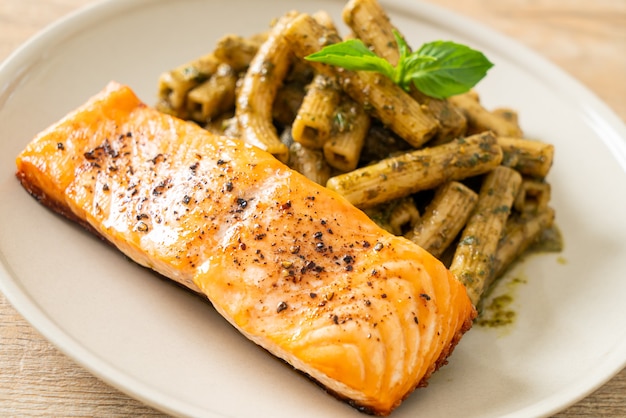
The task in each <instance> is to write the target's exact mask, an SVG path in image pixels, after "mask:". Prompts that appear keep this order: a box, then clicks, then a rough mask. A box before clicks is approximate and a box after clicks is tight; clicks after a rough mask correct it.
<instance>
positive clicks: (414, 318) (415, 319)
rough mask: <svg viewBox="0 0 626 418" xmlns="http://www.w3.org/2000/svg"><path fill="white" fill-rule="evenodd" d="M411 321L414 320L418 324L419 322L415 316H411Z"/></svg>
mask: <svg viewBox="0 0 626 418" xmlns="http://www.w3.org/2000/svg"><path fill="white" fill-rule="evenodd" d="M413 322H415V323H416V324H419V323H420V322H419V321H418V320H417V316H414V317H413Z"/></svg>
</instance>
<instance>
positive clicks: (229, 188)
mask: <svg viewBox="0 0 626 418" xmlns="http://www.w3.org/2000/svg"><path fill="white" fill-rule="evenodd" d="M233 188H234V186H233V182H232V181H227V182H226V191H227V192H232V191H233Z"/></svg>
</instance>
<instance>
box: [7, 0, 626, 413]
mask: <svg viewBox="0 0 626 418" xmlns="http://www.w3.org/2000/svg"><path fill="white" fill-rule="evenodd" d="M384 4H385V5H386V8H387V9H388V11H389V13H390V14H391V16H392V19H393V20H394V22H395V23H396V25H397V26H398V27H399V28H400V29H401V31H403V32H404V33H405V34H406V35H407V38H408V39H409V40H410V42H411V43H412V44H418V43H422V42H425V41H430V40H434V39H440V38H443V39H452V40H455V41H459V42H464V43H468V44H470V45H473V46H475V47H477V48H479V49H481V50H483V51H484V52H485V53H486V54H487V56H488V57H490V59H491V60H492V61H493V62H495V64H496V66H495V68H494V69H493V70H492V71H491V72H490V75H489V76H488V78H487V79H486V80H485V81H484V82H482V83H481V84H480V85H479V92H480V93H481V94H482V97H483V101H484V103H485V104H486V105H487V107H496V106H509V107H513V108H515V109H518V110H519V112H520V115H521V123H522V126H523V128H524V130H525V132H526V133H527V135H528V136H530V137H536V138H540V139H542V140H545V141H548V142H552V143H554V144H555V145H556V149H557V156H556V161H555V165H554V168H553V171H552V172H551V174H550V181H551V182H552V184H553V204H554V206H555V208H556V210H557V219H558V224H559V226H560V227H561V229H562V231H563V234H564V238H565V243H566V246H565V251H564V252H563V253H562V254H560V255H555V254H549V255H542V256H536V257H533V258H531V259H529V260H528V261H526V262H525V263H524V264H522V265H521V266H520V267H519V268H518V271H517V272H516V274H518V275H519V274H522V275H523V276H524V277H525V278H526V279H527V284H524V285H522V286H519V287H518V288H517V290H516V298H515V306H514V308H515V309H516V310H517V312H518V315H519V318H518V320H517V322H516V324H515V326H513V327H512V328H511V329H509V330H508V331H507V332H506V333H501V332H499V331H497V330H493V329H484V328H480V327H475V328H474V329H473V330H472V331H471V332H470V333H468V334H467V335H466V337H465V338H464V339H463V340H462V342H461V344H460V345H459V346H458V348H457V350H456V351H455V353H454V355H453V356H452V358H451V361H450V364H449V365H448V366H446V367H444V368H443V369H442V370H441V371H439V372H438V373H436V374H435V376H434V377H433V378H432V380H431V384H430V386H429V387H428V388H426V389H421V390H418V391H417V392H415V393H414V394H413V395H412V396H411V397H410V398H409V399H408V400H407V401H406V402H405V403H404V404H403V405H402V406H401V407H400V408H399V409H398V410H396V411H395V412H394V417H405V416H406V417H408V416H416V414H418V413H419V415H420V416H423V417H430V418H433V417H457V416H464V417H468V418H469V417H481V418H486V417H505V416H509V417H529V416H541V415H549V414H552V413H554V412H556V411H558V410H560V409H562V408H564V407H566V406H568V405H569V404H571V403H573V402H575V401H577V400H579V399H581V398H582V397H584V396H586V395H587V394H589V393H590V392H591V391H593V390H594V389H596V388H597V387H599V386H600V385H601V384H603V383H604V382H605V381H607V380H608V379H609V378H611V377H612V376H613V375H614V374H616V373H617V372H618V371H619V370H620V369H621V368H623V367H624V366H625V364H626V303H624V301H623V299H624V295H626V280H624V274H626V244H624V242H625V240H626V218H625V215H624V214H625V209H626V175H625V168H626V140H625V138H626V128H625V127H624V125H623V124H622V123H621V122H620V121H619V119H618V118H617V117H616V116H615V115H614V114H613V113H611V112H610V110H608V109H607V108H606V107H605V106H604V105H603V104H602V103H600V102H599V101H598V100H597V99H596V98H595V97H594V96H593V95H592V94H590V93H589V92H588V91H587V90H585V89H584V88H583V87H581V86H580V85H579V84H577V83H576V82H574V81H573V80H572V79H571V78H570V77H568V76H567V75H566V74H563V73H562V72H561V71H559V70H558V69H556V68H555V67H553V66H552V65H550V64H549V63H547V62H546V61H544V60H543V59H541V58H539V57H538V56H537V55H535V54H533V53H532V52H529V51H528V50H526V49H524V48H523V47H521V46H520V45H518V44H516V43H514V42H512V41H511V40H509V39H506V38H504V37H503V36H501V35H498V34H496V33H494V32H491V31H489V30H487V29H485V28H482V27H480V26H477V25H476V24H474V23H472V22H470V21H468V20H465V19H463V18H460V17H457V16H455V15H452V14H450V13H448V12H445V11H443V10H440V9H438V8H435V7H432V6H429V5H425V4H420V3H419V2H417V1H415V0H411V1H409V0H395V1H391V0H390V1H386V2H384ZM342 6H343V2H342V1H332V0H325V1H320V0H298V1H290V0H280V1H278V0H274V1H272V2H259V1H255V0H228V1H226V0H224V1H201V0H184V1H181V0H179V1H176V2H174V1H158V0H157V1H133V2H127V1H123V0H117V1H116V0H114V1H107V2H103V3H100V4H98V5H96V6H94V7H91V8H88V9H85V10H82V11H81V12H79V13H77V14H74V15H72V16H71V17H69V18H68V19H65V20H63V21H62V22H59V23H58V24H56V25H53V26H52V27H49V28H48V29H47V30H46V31H44V32H43V33H41V34H40V35H39V36H37V37H36V38H34V39H33V40H31V41H30V42H29V43H28V44H27V45H25V46H24V47H23V48H21V49H20V50H19V51H17V52H16V53H15V54H14V55H13V56H12V57H11V58H10V59H9V60H7V62H5V63H4V64H3V66H2V67H1V68H0V89H1V90H0V161H1V166H0V168H1V172H0V234H1V235H0V258H1V265H2V267H1V268H0V290H2V292H3V293H4V294H5V295H6V296H7V297H8V298H9V299H10V301H11V302H12V303H13V304H14V305H15V307H16V308H17V309H18V310H19V311H20V312H21V313H22V314H23V315H24V317H26V318H27V319H28V320H29V321H30V322H31V323H32V324H33V325H34V326H35V327H36V328H37V329H39V331H41V333H43V335H44V336H46V337H47V338H48V339H49V340H50V341H52V342H53V343H54V344H55V345H57V346H58V347H59V348H60V349H61V350H63V351H64V352H65V353H66V354H67V355H69V356H70V357H72V358H73V359H75V360H76V361H77V362H78V363H80V364H81V365H83V366H84V367H86V368H87V369H89V370H90V371H91V372H93V373H94V374H96V375H97V376H99V377H100V378H102V379H104V380H105V381H107V382H109V383H110V384H112V385H114V386H116V387H118V388H119V389H121V390H123V391H125V392H126V393H128V394H130V395H132V396H134V397H136V398H138V399H140V400H142V401H144V402H146V403H148V404H150V405H153V406H155V407H156V408H159V409H161V410H164V411H167V412H170V413H174V414H177V415H191V416H215V417H225V416H228V417H250V416H273V417H283V416H284V417H294V416H298V417H307V416H310V417H313V416H334V417H339V416H353V417H356V416H359V415H360V414H359V413H357V412H356V411H354V410H353V409H351V408H349V407H348V406H346V405H344V404H343V403H341V402H338V401H336V400H335V399H334V398H332V397H331V396H329V395H327V394H325V393H324V392H322V391H321V390H320V389H319V388H318V387H317V386H316V385H314V384H313V383H311V382H310V381H308V380H307V379H305V378H303V377H302V376H301V375H299V374H298V373H295V372H293V371H292V370H290V369H289V368H288V367H286V366H285V365H283V364H282V363H281V362H280V361H278V360H276V359H274V358H272V357H271V356H269V355H267V354H266V353H265V352H264V351H262V350H260V349H258V348H257V347H256V346H254V345H253V344H252V343H249V342H248V341H246V340H245V339H244V338H243V337H241V336H240V335H238V334H237V332H235V331H234V330H233V329H232V328H231V327H230V326H229V325H228V324H227V323H226V322H225V321H224V320H223V319H221V318H220V317H219V315H218V314H217V313H216V312H215V311H214V310H213V309H212V307H211V306H209V305H208V304H206V303H205V302H203V301H202V300H200V299H199V298H197V297H195V296H192V295H190V294H189V293H187V292H185V291H183V290H181V289H180V288H178V287H175V286H173V285H171V284H169V283H168V282H166V281H164V280H161V279H158V278H156V277H155V276H154V275H152V274H150V273H149V272H147V271H145V270H143V269H141V268H139V267H137V266H135V265H134V264H132V263H130V262H128V261H127V260H126V259H124V257H122V256H121V255H120V254H119V253H117V252H116V251H115V250H113V249H111V248H109V247H108V246H107V245H104V244H103V243H102V242H100V241H99V240H97V239H95V238H93V237H92V236H90V235H88V234H87V233H85V232H83V231H82V230H81V229H80V228H79V227H76V226H75V225H72V224H70V223H68V222H66V221H64V220H63V219H61V218H60V217H58V216H56V215H54V214H52V213H51V212H50V211H48V210H46V209H44V208H43V207H42V206H40V205H39V204H37V203H36V202H35V200H33V199H32V198H31V197H29V196H28V195H27V194H26V193H25V192H24V191H23V190H22V189H21V187H20V186H19V185H18V182H17V181H16V180H15V178H14V176H13V173H14V167H15V166H14V157H15V156H16V155H17V154H18V153H19V152H20V151H21V150H22V148H23V147H24V146H25V145H26V144H27V143H28V142H29V141H30V139H31V138H32V137H33V136H34V135H35V134H36V133H37V132H38V131H40V130H41V129H43V128H45V127H46V126H48V125H49V124H51V123H52V122H54V121H55V120H57V119H58V118H60V117H61V116H63V115H64V114H65V113H66V112H68V111H69V110H71V109H73V108H75V107H76V106H78V105H79V104H81V103H83V102H84V101H85V100H86V99H87V98H88V97H90V96H91V95H93V94H94V93H96V92H97V91H99V90H100V89H101V88H103V87H104V86H105V84H106V83H107V82H108V81H109V80H117V81H119V82H122V83H126V84H129V85H130V86H132V87H133V88H134V89H135V90H136V91H137V92H138V94H139V95H140V96H141V97H142V98H143V99H144V100H145V101H147V102H148V103H152V102H154V101H155V97H156V81H157V77H158V76H159V74H160V73H161V72H162V71H165V70H168V69H171V68H173V67H175V66H177V65H178V64H181V63H183V62H186V61H187V60H189V59H191V58H195V57H197V56H199V55H201V54H203V53H205V52H207V51H209V50H210V49H211V48H212V45H213V42H214V41H215V40H216V39H217V38H218V37H220V36H221V35H222V34H225V33H227V32H234V33H239V34H244V35H246V34H252V33H254V32H258V31H260V30H263V29H265V28H266V27H267V24H268V22H269V21H270V20H271V19H272V18H273V17H276V16H279V15H281V14H282V13H283V12H285V11H287V10H290V9H293V8H297V9H299V10H301V11H316V10H318V9H320V8H324V9H327V10H329V11H330V12H332V14H333V15H334V16H335V17H336V18H337V20H339V15H340V10H341V7H342Z"/></svg>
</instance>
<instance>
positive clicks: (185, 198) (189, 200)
mask: <svg viewBox="0 0 626 418" xmlns="http://www.w3.org/2000/svg"><path fill="white" fill-rule="evenodd" d="M189 202H191V197H190V196H187V195H185V196H183V203H184V204H185V205H188V204H189Z"/></svg>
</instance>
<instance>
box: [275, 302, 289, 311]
mask: <svg viewBox="0 0 626 418" xmlns="http://www.w3.org/2000/svg"><path fill="white" fill-rule="evenodd" d="M287 308H288V306H287V302H280V303H279V304H278V306H277V307H276V313H281V312H282V311H284V310H285V309H287Z"/></svg>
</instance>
